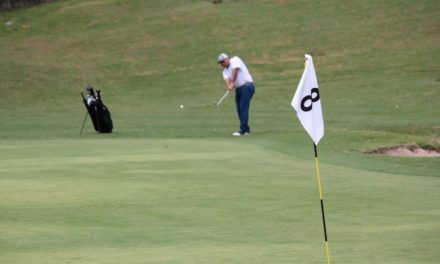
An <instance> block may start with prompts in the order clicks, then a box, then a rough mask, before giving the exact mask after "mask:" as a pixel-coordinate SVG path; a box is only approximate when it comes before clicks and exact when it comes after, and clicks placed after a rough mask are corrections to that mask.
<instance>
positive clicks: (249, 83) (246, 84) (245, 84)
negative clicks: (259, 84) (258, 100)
mask: <svg viewBox="0 0 440 264" xmlns="http://www.w3.org/2000/svg"><path fill="white" fill-rule="evenodd" d="M249 85H254V83H253V82H246V83H244V84H243V85H241V86H239V87H237V88H236V89H240V88H241V87H245V86H249Z"/></svg>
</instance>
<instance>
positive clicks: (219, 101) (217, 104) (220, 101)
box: [215, 90, 229, 106]
mask: <svg viewBox="0 0 440 264" xmlns="http://www.w3.org/2000/svg"><path fill="white" fill-rule="evenodd" d="M228 94H229V90H227V91H226V93H225V94H224V95H223V97H222V98H220V100H218V102H217V103H216V104H215V105H216V106H219V105H220V104H221V103H222V102H223V100H225V98H226V96H228Z"/></svg>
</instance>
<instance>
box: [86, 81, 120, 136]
mask: <svg viewBox="0 0 440 264" xmlns="http://www.w3.org/2000/svg"><path fill="white" fill-rule="evenodd" d="M86 92H87V96H86V97H84V95H83V93H81V96H82V98H83V103H84V105H85V106H86V108H87V112H88V113H89V115H90V118H91V119H92V122H93V127H94V128H95V130H96V132H98V133H111V132H112V130H113V122H112V116H111V114H110V111H109V110H108V108H107V107H106V106H105V105H104V104H103V103H102V100H101V91H100V90H96V94H95V91H94V90H93V87H92V86H91V85H88V86H87V88H86ZM84 121H85V119H84Z"/></svg>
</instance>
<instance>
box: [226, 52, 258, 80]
mask: <svg viewBox="0 0 440 264" xmlns="http://www.w3.org/2000/svg"><path fill="white" fill-rule="evenodd" d="M237 68H238V72H237V79H236V80H235V82H234V86H235V87H240V86H243V85H244V84H245V83H252V82H254V80H253V79H252V76H251V74H250V73H249V71H248V68H247V67H246V64H244V62H243V61H242V60H241V59H240V58H239V57H237V56H234V57H232V58H230V59H229V67H228V68H225V69H223V79H225V80H227V79H232V70H233V69H237Z"/></svg>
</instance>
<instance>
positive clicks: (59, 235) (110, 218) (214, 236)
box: [0, 138, 439, 263]
mask: <svg viewBox="0 0 440 264" xmlns="http://www.w3.org/2000/svg"><path fill="white" fill-rule="evenodd" d="M0 146H1V147H0V148H1V152H0V153H1V154H0V173H1V177H0V210H1V212H2V214H1V216H0V221H1V222H0V233H1V234H2V237H1V238H0V241H1V243H0V249H1V251H2V252H4V253H3V254H1V256H0V262H2V263H69V262H72V263H76V262H81V263H146V262H147V263H268V262H270V263H286V262H289V263H323V262H324V261H325V251H324V245H323V231H322V222H321V214H320V213H321V212H320V207H319V196H318V193H317V188H316V180H315V176H314V162H313V160H312V159H310V160H304V159H299V158H295V157H290V156H288V155H285V154H282V153H278V152H275V151H272V150H267V149H265V148H263V147H259V146H255V145H253V144H250V143H249V142H248V141H247V139H246V138H240V139H235V138H231V139H228V140H225V139H223V140H222V139H218V140H209V139H202V140H197V139H172V140H166V139H161V140H134V139H111V140H109V139H103V140H89V139H86V140H47V141H45V140H36V141H7V142H2V144H0ZM321 173H322V178H323V186H324V193H325V205H326V211H327V225H328V230H329V232H328V233H329V240H330V250H331V252H332V255H334V260H335V262H336V261H337V262H340V263H381V262H383V261H384V260H387V259H389V260H390V261H388V262H387V263H415V261H416V260H417V261H419V260H423V263H435V260H436V259H438V253H436V252H437V251H436V250H435V245H436V239H437V237H438V232H437V231H433V230H438V228H436V227H438V221H437V220H438V216H439V210H438V206H437V200H438V192H437V191H436V190H437V188H438V187H439V186H438V185H439V180H438V178H430V177H408V176H399V175H389V174H378V173H370V172H366V171H359V170H351V169H346V168H342V167H337V166H331V165H327V164H325V163H323V164H321ZM373 252H374V254H373ZM391 260H392V261H391ZM397 260H398V261H397Z"/></svg>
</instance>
